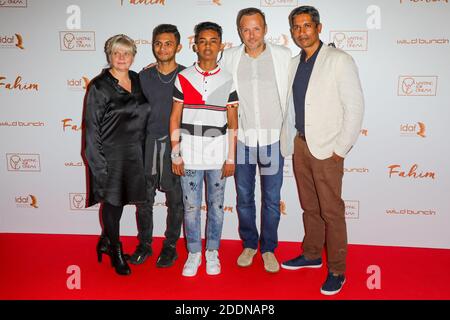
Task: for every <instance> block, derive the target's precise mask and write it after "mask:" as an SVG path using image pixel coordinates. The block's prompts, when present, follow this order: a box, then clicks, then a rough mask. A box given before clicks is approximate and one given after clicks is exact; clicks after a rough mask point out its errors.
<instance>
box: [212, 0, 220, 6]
mask: <svg viewBox="0 0 450 320" xmlns="http://www.w3.org/2000/svg"><path fill="white" fill-rule="evenodd" d="M220 1H222V0H213V3H214V4H217V5H218V6H221V5H222V4H221V3H220Z"/></svg>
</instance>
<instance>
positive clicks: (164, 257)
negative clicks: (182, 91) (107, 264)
mask: <svg viewBox="0 0 450 320" xmlns="http://www.w3.org/2000/svg"><path fill="white" fill-rule="evenodd" d="M152 45H153V54H154V56H155V58H156V62H157V63H156V65H154V66H152V67H150V68H147V69H144V70H142V71H141V72H140V73H139V78H140V82H141V86H142V90H143V92H144V95H145V96H146V98H147V100H148V101H149V103H150V105H151V106H152V111H151V115H150V117H149V119H148V122H147V133H146V141H145V166H146V168H145V169H146V178H147V181H148V183H147V184H148V185H147V192H148V197H149V201H148V202H147V203H146V204H145V205H139V206H137V226H138V232H139V233H138V239H139V245H138V246H137V248H136V251H135V252H134V253H133V255H132V256H131V257H130V263H132V264H141V263H143V262H144V261H145V260H146V259H147V258H148V257H149V256H150V255H151V254H152V247H151V244H152V237H153V204H154V202H155V195H156V190H157V189H158V190H160V191H161V192H164V193H165V194H166V204H167V208H168V210H167V226H166V232H165V237H166V239H165V240H164V244H163V248H162V250H161V253H160V255H159V257H158V260H157V262H156V265H157V266H158V267H170V266H172V265H173V263H174V261H175V259H176V258H177V253H176V242H177V240H178V239H179V237H180V232H181V224H182V221H183V199H182V190H181V185H180V177H179V176H177V175H174V174H173V173H172V170H171V165H172V163H171V159H170V153H171V148H170V138H169V118H170V112H171V109H172V96H173V85H174V82H175V78H176V76H177V74H178V72H180V71H181V70H183V69H185V67H184V66H182V65H179V64H177V62H176V60H175V56H176V54H177V53H178V52H179V51H180V50H181V44H180V33H179V32H178V30H177V27H176V26H174V25H170V24H161V25H159V26H157V27H156V28H155V29H154V30H153V40H152Z"/></svg>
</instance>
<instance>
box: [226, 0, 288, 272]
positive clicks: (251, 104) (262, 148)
mask: <svg viewBox="0 0 450 320" xmlns="http://www.w3.org/2000/svg"><path fill="white" fill-rule="evenodd" d="M236 24H237V28H238V32H239V36H240V37H241V40H242V42H243V44H242V45H240V46H238V47H234V48H230V49H228V50H225V51H224V54H223V58H222V61H221V65H222V67H223V68H224V69H226V70H227V71H228V72H230V73H231V74H232V75H233V80H234V83H235V85H236V90H237V93H238V96H239V100H240V106H239V130H238V143H237V160H236V161H237V163H236V172H235V181H236V191H237V211H238V218H239V235H240V237H241V239H242V241H243V247H244V250H243V251H242V254H241V255H240V256H239V258H238V260H237V264H238V265H239V266H241V267H248V266H250V265H251V264H252V261H253V257H254V255H255V254H256V252H257V249H258V243H259V242H260V244H261V246H260V250H261V254H262V258H263V260H264V268H265V269H266V271H267V272H278V271H279V269H280V265H279V263H278V261H277V259H276V257H275V255H274V251H275V248H276V247H277V245H278V225H279V221H280V200H281V198H280V192H281V185H282V183H283V165H284V159H283V157H282V156H281V152H280V132H281V127H282V123H283V119H284V118H285V114H286V101H287V100H286V99H287V91H288V72H289V65H290V61H291V56H292V55H291V51H290V50H289V49H288V48H286V47H283V46H278V45H272V44H269V43H266V42H265V41H264V36H265V34H266V33H267V25H266V20H265V16H264V13H263V12H262V11H261V10H260V9H257V8H246V9H242V10H241V11H240V12H239V14H238V16H237V19H236ZM257 165H258V167H259V170H260V177H261V232H260V236H259V235H258V230H257V227H256V206H255V178H256V166H257Z"/></svg>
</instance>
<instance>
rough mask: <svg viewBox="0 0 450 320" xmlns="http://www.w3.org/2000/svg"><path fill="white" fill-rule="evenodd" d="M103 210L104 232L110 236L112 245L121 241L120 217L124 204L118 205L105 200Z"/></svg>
mask: <svg viewBox="0 0 450 320" xmlns="http://www.w3.org/2000/svg"><path fill="white" fill-rule="evenodd" d="M101 211H102V221H103V233H104V234H105V235H106V236H107V237H108V238H109V241H110V242H111V244H112V245H116V244H118V243H119V241H120V240H119V236H120V218H122V212H123V206H120V207H117V206H113V205H112V204H109V203H106V202H104V203H103V205H102V208H101Z"/></svg>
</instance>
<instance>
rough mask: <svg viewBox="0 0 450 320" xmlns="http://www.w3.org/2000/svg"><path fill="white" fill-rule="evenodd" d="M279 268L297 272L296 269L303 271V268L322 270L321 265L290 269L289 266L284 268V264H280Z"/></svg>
mask: <svg viewBox="0 0 450 320" xmlns="http://www.w3.org/2000/svg"><path fill="white" fill-rule="evenodd" d="M281 267H282V268H283V269H286V270H298V269H305V268H309V269H318V268H322V264H318V265H313V266H301V267H291V266H285V265H284V264H281Z"/></svg>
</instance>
